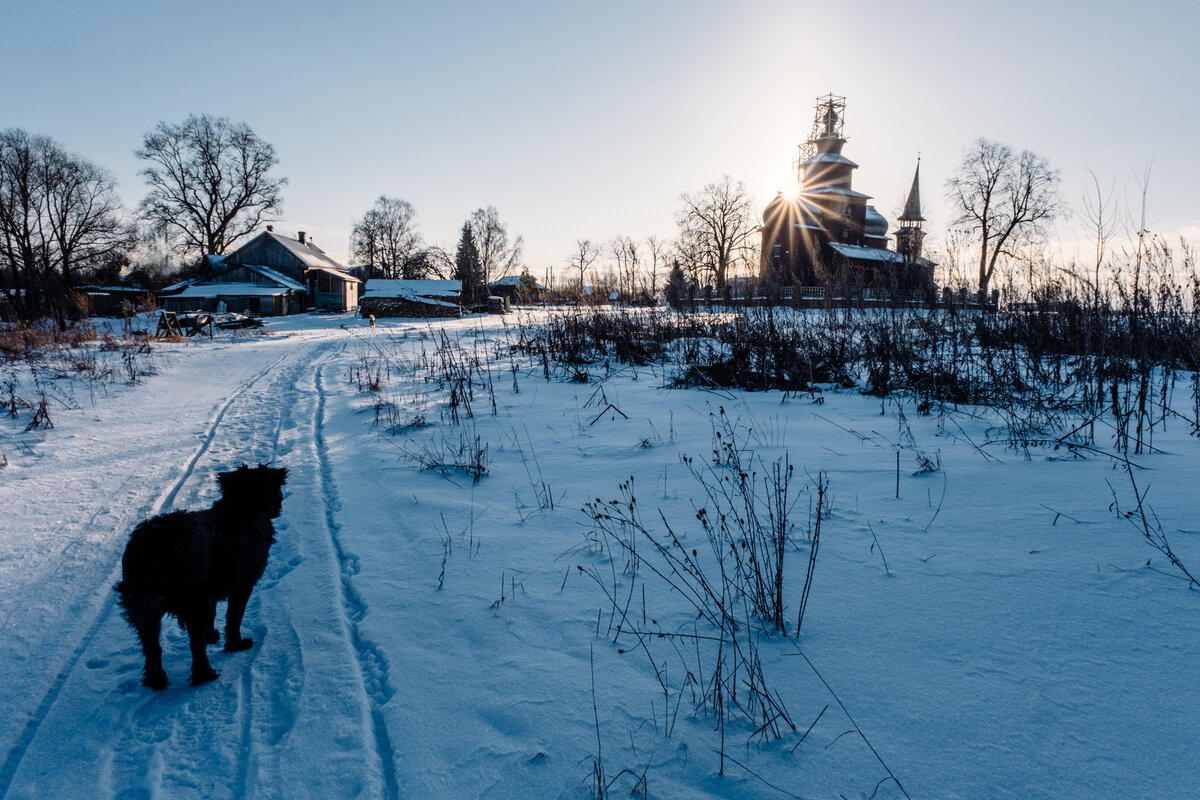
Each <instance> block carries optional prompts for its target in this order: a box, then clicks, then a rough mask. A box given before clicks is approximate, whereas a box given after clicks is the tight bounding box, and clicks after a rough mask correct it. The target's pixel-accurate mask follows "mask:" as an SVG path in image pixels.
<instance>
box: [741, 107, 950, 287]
mask: <svg viewBox="0 0 1200 800" xmlns="http://www.w3.org/2000/svg"><path fill="white" fill-rule="evenodd" d="M845 109H846V98H844V97H838V96H837V95H833V94H829V95H826V96H825V97H820V98H818V99H817V106H816V115H815V118H814V122H813V131H812V134H811V135H810V136H809V139H808V141H807V142H805V144H803V145H801V146H800V159H799V165H798V170H797V173H798V174H797V178H798V179H799V183H800V191H799V193H798V194H797V195H796V196H795V197H792V198H788V197H784V195H783V193H782V192H780V193H779V194H777V195H776V196H775V199H774V200H772V201H771V202H770V203H769V204H768V205H767V207H766V210H765V211H764V212H763V226H762V262H761V278H762V280H763V282H764V283H766V284H769V285H774V286H823V287H829V286H849V287H871V288H875V289H883V290H888V291H914V290H915V291H921V292H926V293H928V292H931V291H932V290H933V267H934V264H933V262H931V261H929V260H927V259H925V258H923V257H922V252H921V250H922V244H923V240H924V238H925V234H924V233H923V231H922V230H921V223H922V222H924V221H925V219H924V217H922V216H921V195H920V169H921V167H920V163H919V162H918V164H917V171H916V173H915V174H914V175H913V183H912V188H911V189H910V191H909V194H908V200H907V202H906V203H905V206H904V211H903V212H902V213H901V215H900V219H899V220H898V222H899V223H900V227H899V228H898V229H897V230H896V232H895V234H894V237H895V248H894V249H891V248H889V247H888V245H889V237H888V221H887V220H886V219H884V218H883V216H882V215H881V214H880V213H879V212H878V211H876V210H875V207H874V206H872V205H869V204H868V203H867V201H868V200H870V199H871V196H870V195H866V194H863V193H862V192H858V191H855V190H854V188H853V186H852V182H853V172H854V170H855V169H857V168H858V165H857V164H855V163H854V162H853V161H851V160H850V159H849V158H847V157H846V156H845V155H843V154H842V148H843V147H844V146H845V144H846V138H845V136H844V135H843V119H844V116H845Z"/></svg>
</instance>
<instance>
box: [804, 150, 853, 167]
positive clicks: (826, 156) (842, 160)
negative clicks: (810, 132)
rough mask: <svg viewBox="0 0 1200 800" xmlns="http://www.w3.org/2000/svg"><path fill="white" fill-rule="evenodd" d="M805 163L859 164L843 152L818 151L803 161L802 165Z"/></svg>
mask: <svg viewBox="0 0 1200 800" xmlns="http://www.w3.org/2000/svg"><path fill="white" fill-rule="evenodd" d="M804 164H848V165H849V166H851V167H857V166H858V164H855V163H854V162H853V161H851V160H850V159H848V158H846V157H845V156H844V155H842V154H841V153H817V154H816V155H815V156H813V157H812V158H809V159H806V160H805V161H802V162H801V166H803V165H804Z"/></svg>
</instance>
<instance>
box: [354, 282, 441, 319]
mask: <svg viewBox="0 0 1200 800" xmlns="http://www.w3.org/2000/svg"><path fill="white" fill-rule="evenodd" d="M461 295H462V281H448V280H423V281H422V280H385V279H380V278H374V279H372V280H369V281H367V285H366V287H365V288H364V289H363V294H362V298H361V299H360V300H359V302H358V313H359V314H361V315H362V316H364V317H366V316H376V317H457V316H460V315H461V314H462V306H461V305H460V304H459V298H460V297H461Z"/></svg>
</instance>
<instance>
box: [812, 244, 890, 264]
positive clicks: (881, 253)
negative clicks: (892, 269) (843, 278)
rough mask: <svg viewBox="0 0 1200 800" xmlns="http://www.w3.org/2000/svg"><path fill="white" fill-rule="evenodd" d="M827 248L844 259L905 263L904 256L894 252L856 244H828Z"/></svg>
mask: <svg viewBox="0 0 1200 800" xmlns="http://www.w3.org/2000/svg"><path fill="white" fill-rule="evenodd" d="M829 246H830V247H832V248H833V249H834V250H835V251H836V252H837V253H839V254H840V255H843V256H845V257H846V258H856V259H859V260H860V261H884V262H887V263H890V264H901V263H904V261H905V258H904V256H903V255H901V254H900V253H897V252H896V251H895V250H884V249H882V248H878V247H861V246H859V245H856V244H839V243H837V242H830V243H829Z"/></svg>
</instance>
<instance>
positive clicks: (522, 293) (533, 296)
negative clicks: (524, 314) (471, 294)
mask: <svg viewBox="0 0 1200 800" xmlns="http://www.w3.org/2000/svg"><path fill="white" fill-rule="evenodd" d="M545 291H546V287H545V286H543V285H542V284H540V283H539V282H538V280H537V278H534V277H533V276H532V275H529V274H528V273H526V274H525V275H505V276H504V277H503V278H500V279H499V280H495V281H492V282H491V283H489V284H488V292H489V293H490V294H491V295H492V296H494V297H503V298H506V299H507V300H508V301H509V302H510V303H513V304H516V305H524V304H526V303H540V302H541V300H542V293H543V292H545Z"/></svg>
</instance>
